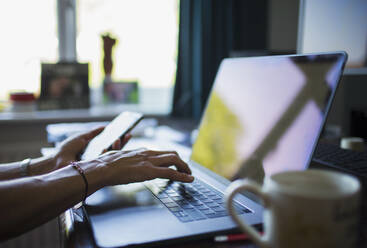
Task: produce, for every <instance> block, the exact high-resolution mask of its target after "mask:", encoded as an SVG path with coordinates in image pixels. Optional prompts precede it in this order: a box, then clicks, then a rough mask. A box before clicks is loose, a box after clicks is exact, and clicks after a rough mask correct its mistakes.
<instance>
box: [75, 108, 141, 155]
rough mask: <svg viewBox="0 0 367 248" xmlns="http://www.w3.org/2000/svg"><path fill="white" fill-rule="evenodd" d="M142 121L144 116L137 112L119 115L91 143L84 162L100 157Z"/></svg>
mask: <svg viewBox="0 0 367 248" xmlns="http://www.w3.org/2000/svg"><path fill="white" fill-rule="evenodd" d="M142 119H143V114H141V113H137V112H127V111H126V112H122V113H121V114H119V115H118V116H117V117H116V118H114V119H113V120H112V121H111V122H110V123H109V124H108V125H107V126H106V127H105V129H104V130H103V131H102V132H101V133H100V134H98V135H97V136H96V137H94V138H93V139H92V140H91V141H90V142H89V144H88V146H87V147H86V149H85V151H84V153H83V155H82V157H81V158H82V160H86V159H93V158H96V157H98V156H99V155H100V154H101V153H102V152H103V150H104V149H107V148H109V147H110V146H111V145H112V144H113V142H114V141H115V140H117V139H119V138H121V137H122V136H124V135H125V134H126V133H128V132H130V131H131V130H132V129H133V128H134V127H135V126H136V125H137V124H138V123H139V121H140V120H142Z"/></svg>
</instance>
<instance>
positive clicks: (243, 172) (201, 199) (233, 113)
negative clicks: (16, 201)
mask: <svg viewBox="0 0 367 248" xmlns="http://www.w3.org/2000/svg"><path fill="white" fill-rule="evenodd" d="M346 59H347V55H346V54H345V53H344V52H337V53H322V54H306V55H286V56H266V57H250V58H227V59H224V60H223V61H222V62H221V64H220V67H219V69H218V72H217V75H216V78H215V82H214V84H213V87H212V90H211V94H210V97H209V100H208V103H207V106H206V109H205V111H204V113H203V116H202V120H201V124H200V127H199V131H198V135H197V138H196V141H195V142H194V144H193V147H192V153H191V157H190V160H189V161H188V163H189V165H190V167H191V169H192V172H193V175H194V176H195V181H194V182H193V183H179V182H171V181H167V180H163V179H155V180H151V181H147V182H143V183H132V184H128V185H118V186H113V187H105V188H103V189H101V190H99V191H97V192H96V193H94V194H93V195H91V196H90V197H89V198H88V199H87V200H86V204H85V205H84V211H85V214H86V216H87V218H88V221H89V224H90V227H91V231H92V233H93V237H94V242H95V245H96V246H99V247H126V246H129V247H130V246H139V247H141V246H144V245H150V246H152V245H158V244H159V245H163V244H165V243H174V242H179V241H183V240H184V241H187V240H190V239H199V238H206V237H210V236H213V235H218V234H224V233H230V232H236V231H238V230H237V228H236V224H235V223H234V222H233V221H232V220H231V218H230V217H229V216H228V214H227V211H226V209H225V207H224V198H223V192H224V191H225V189H226V187H227V186H228V185H229V184H230V182H231V181H232V180H235V179H236V178H251V179H252V180H255V181H257V182H258V183H260V184H261V183H262V182H263V180H264V178H265V177H266V176H270V175H272V174H274V173H277V172H281V171H286V170H304V169H306V168H307V167H308V166H309V163H310V160H311V158H312V154H313V151H314V149H315V146H316V144H317V141H318V138H319V135H320V133H321V130H322V127H323V125H324V122H325V119H326V115H327V113H328V110H329V108H330V105H331V102H332V99H333V97H334V95H335V91H336V88H337V86H338V83H339V80H340V77H341V74H342V71H343V68H344V65H345V62H346ZM132 141H133V140H132ZM148 148H149V147H148ZM161 148H162V149H166V148H167V147H164V146H162V147H161ZM171 149H172V148H171ZM171 149H170V150H171ZM235 201H236V202H235V208H236V211H237V213H238V214H239V215H240V217H241V218H243V219H244V220H245V221H246V222H247V223H249V224H251V225H254V226H256V227H259V228H260V227H261V224H262V222H263V217H262V216H263V207H262V205H261V203H260V202H259V201H258V199H256V198H254V197H253V196H252V195H250V194H248V193H244V194H243V195H239V196H238V197H237V198H235Z"/></svg>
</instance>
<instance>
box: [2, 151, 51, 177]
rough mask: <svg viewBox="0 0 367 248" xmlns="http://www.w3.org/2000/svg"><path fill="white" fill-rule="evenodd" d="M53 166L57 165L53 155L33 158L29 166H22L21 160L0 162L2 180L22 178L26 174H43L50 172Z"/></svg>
mask: <svg viewBox="0 0 367 248" xmlns="http://www.w3.org/2000/svg"><path fill="white" fill-rule="evenodd" d="M53 167H55V158H54V157H53V156H49V157H40V158H35V159H31V162H30V164H29V165H28V166H27V168H22V167H21V161H20V162H14V163H8V164H0V181H1V180H9V179H16V178H21V177H24V174H26V175H27V176H36V175H41V174H44V173H47V172H50V171H51V170H52V168H53ZM24 169H25V170H26V171H24ZM24 172H25V173H24Z"/></svg>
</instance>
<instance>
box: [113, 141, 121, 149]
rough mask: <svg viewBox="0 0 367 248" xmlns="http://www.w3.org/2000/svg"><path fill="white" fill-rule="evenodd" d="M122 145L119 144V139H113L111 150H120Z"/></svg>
mask: <svg viewBox="0 0 367 248" xmlns="http://www.w3.org/2000/svg"><path fill="white" fill-rule="evenodd" d="M121 148H122V146H121V140H120V139H117V140H115V142H113V144H112V150H121Z"/></svg>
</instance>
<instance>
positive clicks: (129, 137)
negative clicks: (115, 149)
mask: <svg viewBox="0 0 367 248" xmlns="http://www.w3.org/2000/svg"><path fill="white" fill-rule="evenodd" d="M131 137H132V135H131V134H130V133H127V134H125V135H124V137H123V138H122V139H121V148H122V147H124V146H125V145H126V144H127V142H129V140H130V139H131ZM121 148H120V149H121Z"/></svg>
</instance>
